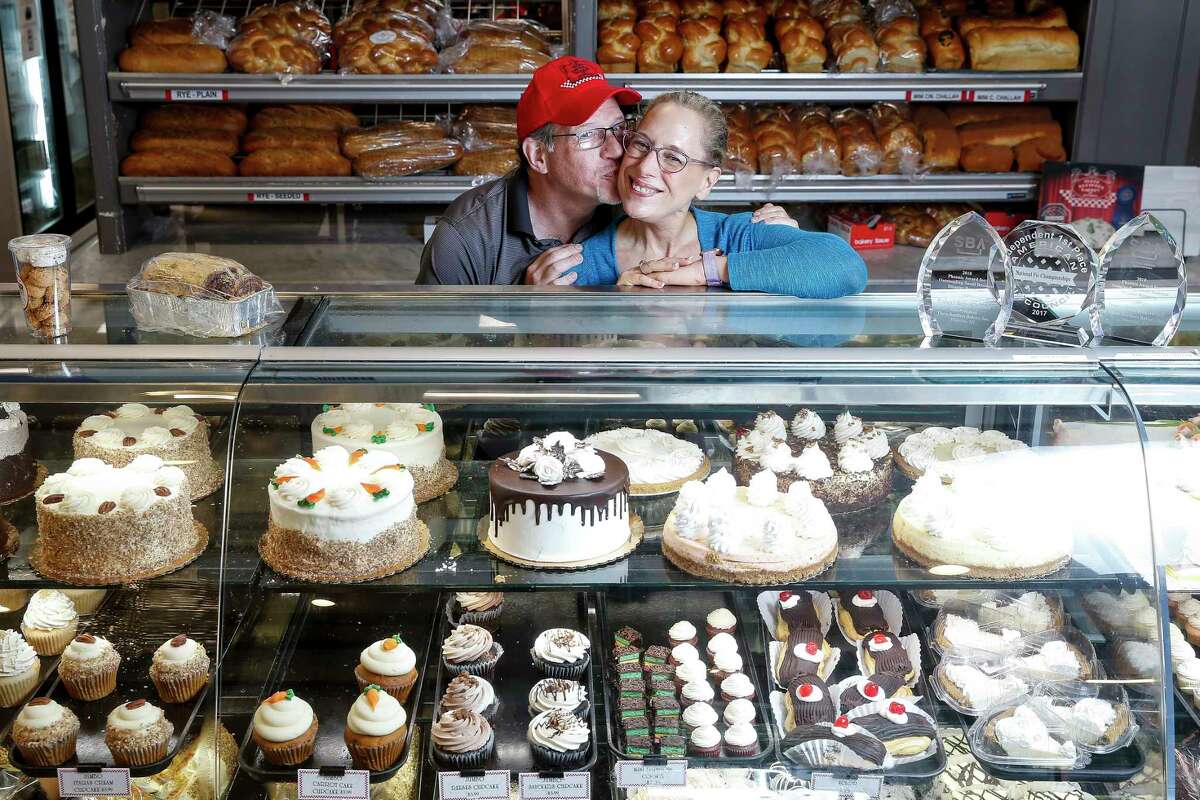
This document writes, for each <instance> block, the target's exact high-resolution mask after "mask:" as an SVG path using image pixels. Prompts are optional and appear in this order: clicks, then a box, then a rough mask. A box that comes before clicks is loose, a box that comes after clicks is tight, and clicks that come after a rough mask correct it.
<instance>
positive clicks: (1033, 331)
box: [1004, 220, 1097, 345]
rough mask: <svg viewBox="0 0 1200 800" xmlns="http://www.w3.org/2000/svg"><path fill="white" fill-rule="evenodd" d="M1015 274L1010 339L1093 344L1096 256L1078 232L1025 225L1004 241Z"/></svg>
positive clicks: (1065, 227) (1063, 227)
mask: <svg viewBox="0 0 1200 800" xmlns="http://www.w3.org/2000/svg"><path fill="white" fill-rule="evenodd" d="M1004 243H1005V246H1006V247H1007V249H1008V260H1009V262H1010V264H1011V270H1012V285H1011V293H1012V314H1011V315H1010V316H1009V318H1008V327H1007V329H1006V331H1005V333H1006V334H1007V335H1011V336H1016V337H1019V338H1032V339H1038V340H1042V341H1052V342H1059V343H1062V344H1076V345H1082V344H1087V343H1089V342H1090V341H1091V339H1092V336H1093V333H1092V316H1091V313H1090V307H1091V305H1092V304H1093V303H1094V296H1093V293H1094V289H1095V277H1096V266H1097V265H1096V254H1095V252H1094V251H1093V250H1092V249H1091V247H1089V246H1088V244H1087V242H1085V241H1084V240H1083V239H1082V238H1081V237H1080V236H1079V234H1078V233H1076V232H1075V229H1074V228H1072V227H1071V226H1069V225H1064V224H1062V223H1058V222H1044V221H1040V220H1026V221H1025V222H1022V223H1021V224H1020V225H1018V226H1017V227H1016V228H1014V229H1013V230H1012V231H1011V232H1010V233H1009V234H1008V236H1006V237H1005V239H1004Z"/></svg>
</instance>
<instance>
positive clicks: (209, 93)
mask: <svg viewBox="0 0 1200 800" xmlns="http://www.w3.org/2000/svg"><path fill="white" fill-rule="evenodd" d="M165 94H166V97H167V102H168V103H220V102H223V101H225V100H228V99H229V90H228V89H167V90H166V92H165Z"/></svg>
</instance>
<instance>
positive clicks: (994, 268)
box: [917, 211, 1012, 346]
mask: <svg viewBox="0 0 1200 800" xmlns="http://www.w3.org/2000/svg"><path fill="white" fill-rule="evenodd" d="M1010 279H1011V276H1010V275H1009V261H1008V257H1007V255H1006V253H1005V249H1004V241H1003V240H1002V239H1001V238H1000V235H999V234H998V233H996V229H995V228H993V227H992V226H991V225H989V224H988V222H987V220H985V219H984V218H983V217H981V216H980V215H979V214H976V213H975V212H973V211H972V212H971V213H969V214H963V215H962V216H961V217H959V218H958V219H956V220H954V221H953V222H951V223H950V224H949V225H947V226H946V227H944V228H942V230H941V231H939V232H938V234H937V236H935V237H934V238H933V241H932V242H930V243H929V247H928V248H926V250H925V255H924V257H923V258H922V259H921V266H920V269H919V270H918V273H917V313H918V316H920V318H921V328H922V329H923V330H924V332H925V340H926V343H927V344H928V343H930V342H931V341H932V340H934V339H936V338H937V337H940V336H948V337H953V338H958V339H970V340H973V341H978V342H983V343H984V344H986V345H988V346H995V345H996V342H997V340H998V339H999V338H1000V335H1001V334H1002V333H1003V331H1004V328H1005V323H1006V321H1007V319H1008V314H1009V309H1010V308H1011V305H1012V301H1011V297H1010V296H1009V294H1008V291H1007V287H1008V286H1009V285H1011V280H1010Z"/></svg>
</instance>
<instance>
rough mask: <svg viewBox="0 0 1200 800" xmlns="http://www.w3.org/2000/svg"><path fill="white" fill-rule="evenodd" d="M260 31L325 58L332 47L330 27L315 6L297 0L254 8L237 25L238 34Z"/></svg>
mask: <svg viewBox="0 0 1200 800" xmlns="http://www.w3.org/2000/svg"><path fill="white" fill-rule="evenodd" d="M256 30H261V31H265V32H267V33H271V34H275V35H276V36H286V37H289V38H292V39H299V40H301V41H303V42H307V43H308V44H310V45H312V46H313V47H315V48H316V49H317V51H318V52H320V53H322V54H325V53H327V52H329V48H330V45H331V44H332V43H333V26H332V25H330V24H329V19H328V18H327V17H326V16H325V15H324V14H322V13H321V10H320V9H319V8H317V6H315V5H313V4H312V3H309V2H302V1H301V0H292V2H287V3H280V4H278V5H264V6H259V7H257V8H255V9H254V10H253V11H251V12H250V13H249V14H247V15H246V16H244V17H242V20H241V22H239V23H238V33H239V34H245V33H249V32H251V31H256Z"/></svg>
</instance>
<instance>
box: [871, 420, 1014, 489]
mask: <svg viewBox="0 0 1200 800" xmlns="http://www.w3.org/2000/svg"><path fill="white" fill-rule="evenodd" d="M1026 447H1028V445H1026V444H1025V443H1024V442H1022V441H1020V440H1019V439H1010V438H1008V436H1007V435H1005V434H1004V433H1002V432H1001V431H981V430H979V428H972V427H970V426H967V425H960V426H959V427H957V428H942V427H938V426H936V425H931V426H930V427H928V428H925V429H924V430H922V431H919V432H917V433H913V434H910V435H909V436H908V438H906V439H905V440H904V441H903V442H901V443H900V446H899V447H898V448H896V454H895V455H896V466H898V467H899V468H900V471H901V472H902V473H904V475H905V476H906V477H908V478H911V479H912V480H914V481H915V480H916V479H917V478H919V477H921V476H922V475H924V474H925V470H926V469H927V468H929V467H930V466H932V465H933V464H937V463H942V462H946V461H958V460H961V459H965V458H977V457H979V456H986V455H990V454H992V453H1005V452H1008V451H1009V450H1023V449H1024V448H1026Z"/></svg>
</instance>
